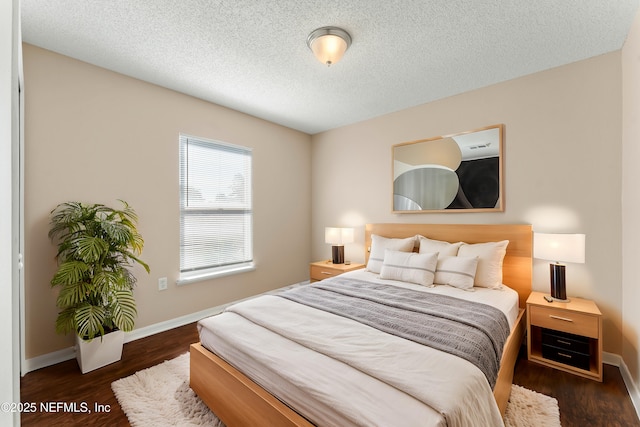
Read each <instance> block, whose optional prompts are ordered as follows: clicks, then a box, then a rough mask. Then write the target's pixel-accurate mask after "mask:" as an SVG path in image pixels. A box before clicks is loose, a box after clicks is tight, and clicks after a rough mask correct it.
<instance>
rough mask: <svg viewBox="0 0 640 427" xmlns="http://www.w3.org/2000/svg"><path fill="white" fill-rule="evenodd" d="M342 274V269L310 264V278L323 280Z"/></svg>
mask: <svg viewBox="0 0 640 427" xmlns="http://www.w3.org/2000/svg"><path fill="white" fill-rule="evenodd" d="M340 274H342V271H340V270H336V269H335V268H330V267H329V266H320V265H312V266H311V280H324V279H327V278H329V277H334V276H338V275H340Z"/></svg>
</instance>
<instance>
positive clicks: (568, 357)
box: [558, 352, 571, 359]
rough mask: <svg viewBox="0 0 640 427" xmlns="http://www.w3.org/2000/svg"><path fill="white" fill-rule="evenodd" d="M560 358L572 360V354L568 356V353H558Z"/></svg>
mask: <svg viewBox="0 0 640 427" xmlns="http://www.w3.org/2000/svg"><path fill="white" fill-rule="evenodd" d="M558 356H562V357H566V358H567V359H571V355H570V354H566V353H560V352H558Z"/></svg>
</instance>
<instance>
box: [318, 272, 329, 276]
mask: <svg viewBox="0 0 640 427" xmlns="http://www.w3.org/2000/svg"><path fill="white" fill-rule="evenodd" d="M320 274H324V275H326V276H331V272H329V271H321V272H320Z"/></svg>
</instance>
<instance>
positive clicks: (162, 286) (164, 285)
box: [158, 277, 167, 291]
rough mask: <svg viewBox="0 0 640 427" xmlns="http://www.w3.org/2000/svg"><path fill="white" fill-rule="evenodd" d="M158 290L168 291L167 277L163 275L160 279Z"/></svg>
mask: <svg viewBox="0 0 640 427" xmlns="http://www.w3.org/2000/svg"><path fill="white" fill-rule="evenodd" d="M158 290H159V291H166V290H167V278H166V277H161V278H159V279H158Z"/></svg>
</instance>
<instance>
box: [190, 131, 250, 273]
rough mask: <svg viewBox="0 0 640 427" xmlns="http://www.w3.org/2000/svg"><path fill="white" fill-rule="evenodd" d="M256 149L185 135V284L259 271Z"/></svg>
mask: <svg viewBox="0 0 640 427" xmlns="http://www.w3.org/2000/svg"><path fill="white" fill-rule="evenodd" d="M251 187H252V186H251V149H249V148H245V147H240V146H237V145H232V144H226V143H222V142H217V141H208V140H205V139H202V138H194V137H191V136H185V135H180V280H178V283H186V282H191V281H196V280H200V279H204V278H209V277H211V276H213V275H223V274H230V273H235V272H240V271H246V270H248V269H253V239H252V235H253V232H252V222H253V221H252V218H253V213H252V194H251Z"/></svg>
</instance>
